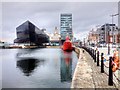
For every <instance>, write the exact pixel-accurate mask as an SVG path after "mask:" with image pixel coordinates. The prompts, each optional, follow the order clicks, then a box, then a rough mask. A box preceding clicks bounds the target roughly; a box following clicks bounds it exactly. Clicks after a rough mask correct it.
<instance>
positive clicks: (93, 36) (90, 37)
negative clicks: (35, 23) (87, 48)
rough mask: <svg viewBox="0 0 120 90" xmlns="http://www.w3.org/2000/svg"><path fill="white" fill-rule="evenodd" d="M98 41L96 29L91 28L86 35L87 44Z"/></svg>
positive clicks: (94, 43) (93, 43)
mask: <svg viewBox="0 0 120 90" xmlns="http://www.w3.org/2000/svg"><path fill="white" fill-rule="evenodd" d="M97 43H98V33H97V31H94V30H91V31H90V32H89V35H88V44H89V45H96V44H97Z"/></svg>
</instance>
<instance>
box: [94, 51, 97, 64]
mask: <svg viewBox="0 0 120 90" xmlns="http://www.w3.org/2000/svg"><path fill="white" fill-rule="evenodd" d="M96 51H97V50H95V55H94V62H96Z"/></svg>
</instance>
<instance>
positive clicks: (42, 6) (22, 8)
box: [0, 2, 118, 42]
mask: <svg viewBox="0 0 120 90" xmlns="http://www.w3.org/2000/svg"><path fill="white" fill-rule="evenodd" d="M61 13H72V20H73V22H72V25H73V27H72V28H73V33H74V36H75V37H76V38H78V39H81V40H82V39H83V38H84V37H86V35H87V34H88V32H89V31H90V30H91V29H92V28H95V26H98V25H103V24H105V23H111V17H110V15H111V14H116V13H118V3H117V2H45V3H43V2H4V3H2V37H0V38H2V40H5V41H7V42H13V40H14V39H15V38H16V27H17V26H19V25H20V24H22V23H24V22H25V21H27V20H29V21H31V22H32V23H33V24H35V25H36V26H37V27H38V28H45V29H46V30H47V32H49V33H52V32H53V31H54V28H55V27H56V26H57V27H58V29H59V30H60V14H61ZM114 22H115V23H116V24H117V17H114Z"/></svg>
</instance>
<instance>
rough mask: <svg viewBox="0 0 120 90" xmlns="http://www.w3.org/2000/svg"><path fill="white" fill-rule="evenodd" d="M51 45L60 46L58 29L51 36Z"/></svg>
mask: <svg viewBox="0 0 120 90" xmlns="http://www.w3.org/2000/svg"><path fill="white" fill-rule="evenodd" d="M49 37H50V44H51V45H60V34H59V32H58V29H57V27H55V30H54V33H52V34H49Z"/></svg>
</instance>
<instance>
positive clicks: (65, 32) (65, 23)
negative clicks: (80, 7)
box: [60, 14, 73, 41]
mask: <svg viewBox="0 0 120 90" xmlns="http://www.w3.org/2000/svg"><path fill="white" fill-rule="evenodd" d="M60 35H61V41H65V39H66V36H69V37H70V39H71V40H72V38H73V32H72V14H61V16H60Z"/></svg>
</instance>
